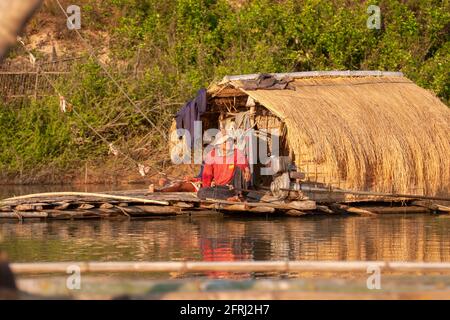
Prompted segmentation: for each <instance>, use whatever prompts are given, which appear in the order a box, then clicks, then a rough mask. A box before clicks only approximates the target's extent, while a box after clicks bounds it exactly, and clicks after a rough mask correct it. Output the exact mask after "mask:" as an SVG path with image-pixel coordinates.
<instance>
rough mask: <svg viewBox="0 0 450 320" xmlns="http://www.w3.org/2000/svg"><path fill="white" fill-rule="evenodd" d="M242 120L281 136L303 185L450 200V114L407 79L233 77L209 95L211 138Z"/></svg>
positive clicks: (361, 74)
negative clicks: (243, 116) (213, 132)
mask: <svg viewBox="0 0 450 320" xmlns="http://www.w3.org/2000/svg"><path fill="white" fill-rule="evenodd" d="M242 113H247V114H249V117H250V118H249V119H250V120H249V121H250V126H251V127H253V128H255V129H257V130H262V129H270V128H278V129H279V130H280V132H281V138H280V142H281V143H280V145H281V150H280V155H282V156H283V155H286V156H289V157H290V159H291V160H292V161H293V163H295V165H296V168H297V170H298V171H300V172H303V173H304V174H305V178H304V179H303V180H306V181H312V182H314V183H320V184H323V185H327V186H333V187H338V188H345V189H353V190H367V191H377V192H395V193H414V194H425V195H438V194H448V193H449V192H450V157H449V155H450V136H449V133H450V110H449V109H448V107H447V106H445V105H444V104H443V103H442V102H441V101H440V100H439V99H438V98H436V97H435V96H434V95H433V94H431V93H430V92H428V91H427V90H425V89H422V88H420V87H419V86H417V85H415V84H414V83H413V82H411V81H410V80H408V79H407V78H405V77H403V75H402V74H401V73H393V72H378V71H374V72H366V71H356V72H348V71H347V72H302V73H290V74H273V75H270V76H269V75H267V76H261V75H245V76H229V77H225V78H224V79H223V81H222V82H220V83H219V84H216V85H213V86H212V87H211V88H210V89H209V90H208V108H207V112H205V113H204V114H203V115H202V116H201V119H202V121H203V130H206V129H208V128H219V127H220V126H221V124H222V126H224V124H226V123H227V122H229V121H230V120H232V121H234V122H237V120H238V119H237V118H236V117H237V116H240V115H241V114H242ZM233 119H234V120H233Z"/></svg>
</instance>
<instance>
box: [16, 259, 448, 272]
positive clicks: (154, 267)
mask: <svg viewBox="0 0 450 320" xmlns="http://www.w3.org/2000/svg"><path fill="white" fill-rule="evenodd" d="M74 265H76V266H78V267H79V268H80V272H86V273H89V272H92V273H105V272H118V273H127V272H207V271H222V272H269V271H278V272H331V271H332V272H367V270H368V268H369V267H372V268H373V267H379V268H380V269H383V271H401V272H419V271H420V272H450V262H387V261H239V262H188V261H168V262H44V263H12V264H11V269H12V271H13V272H14V273H16V274H43V273H66V272H67V270H68V268H69V267H71V266H74Z"/></svg>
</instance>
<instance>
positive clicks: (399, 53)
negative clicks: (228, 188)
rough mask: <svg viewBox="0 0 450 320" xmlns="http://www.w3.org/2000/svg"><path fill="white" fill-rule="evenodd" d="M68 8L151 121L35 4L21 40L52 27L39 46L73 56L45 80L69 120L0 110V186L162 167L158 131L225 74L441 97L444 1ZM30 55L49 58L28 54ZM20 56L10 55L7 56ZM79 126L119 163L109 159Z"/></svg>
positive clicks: (49, 4) (38, 107) (11, 105)
mask: <svg viewBox="0 0 450 320" xmlns="http://www.w3.org/2000/svg"><path fill="white" fill-rule="evenodd" d="M79 2H80V6H81V10H82V30H81V33H82V34H83V36H84V37H86V38H87V39H88V41H89V42H90V43H91V45H92V47H93V48H94V50H95V51H96V54H97V55H98V57H99V58H100V59H101V61H103V63H105V65H106V67H107V68H108V70H109V71H110V72H111V73H112V74H113V75H114V78H115V79H117V81H118V83H120V85H121V86H123V88H124V89H125V91H126V92H127V93H128V94H129V95H130V97H131V99H132V100H133V101H135V102H136V105H137V106H138V108H139V109H141V110H142V111H143V112H144V113H145V114H146V115H147V117H148V120H150V121H148V120H147V119H145V118H144V117H143V116H142V115H141V114H140V113H139V112H137V111H136V106H134V105H132V104H131V103H130V102H129V101H128V100H127V98H126V97H125V96H124V95H123V94H122V93H121V92H120V90H118V88H117V86H116V85H115V84H114V83H113V82H112V81H111V79H110V78H109V77H108V76H107V75H106V74H105V72H104V71H103V70H102V69H101V68H100V67H99V66H98V63H97V62H96V61H95V59H92V58H89V57H88V56H87V54H86V47H85V46H83V43H82V42H81V40H80V39H79V38H77V37H76V35H75V34H74V32H73V31H69V30H67V29H65V28H64V26H65V21H64V17H63V16H62V12H60V11H58V10H59V9H58V8H57V7H56V6H55V5H54V2H53V1H46V2H45V4H44V6H43V8H42V10H41V12H40V13H39V14H38V16H37V17H36V18H35V20H34V21H33V22H32V23H31V24H30V26H29V28H28V30H27V36H29V37H28V38H26V39H28V42H27V45H28V46H29V48H30V49H35V48H32V44H30V38H31V37H30V35H33V34H34V35H36V34H40V33H44V32H45V31H48V29H46V28H48V27H49V25H50V26H53V27H55V25H56V26H57V27H55V28H56V29H55V30H57V32H56V31H55V33H52V37H51V40H50V39H47V41H49V42H52V43H53V42H56V43H59V44H60V46H59V47H60V48H62V49H61V50H62V51H64V46H66V47H67V48H69V47H70V50H67V51H66V52H65V55H66V56H67V55H69V56H70V55H77V56H79V55H81V56H83V57H84V58H83V59H82V60H80V61H82V62H79V63H78V64H76V65H75V66H74V68H73V71H72V73H71V74H70V76H68V77H66V78H65V79H64V80H60V81H58V82H57V83H56V85H57V87H58V90H59V91H60V92H62V94H63V95H64V96H65V97H66V98H67V100H69V101H70V102H71V103H73V104H74V105H75V108H76V110H77V111H78V113H79V115H80V117H78V116H77V115H75V114H74V113H62V112H60V111H59V97H58V96H57V95H55V96H50V97H45V98H39V99H37V100H34V99H31V98H30V99H28V100H26V101H21V102H20V103H18V102H17V101H16V102H11V101H8V102H3V103H1V105H0V127H1V128H2V130H1V131H0V146H1V150H0V171H1V175H2V180H3V182H10V181H13V182H21V183H32V182H62V181H64V182H68V180H77V179H79V177H80V176H83V175H85V174H86V172H85V170H83V168H86V164H89V166H90V167H92V168H94V169H92V170H100V172H101V175H103V176H104V181H108V182H111V181H112V180H111V175H112V173H111V172H117V175H118V178H117V179H118V180H122V179H125V175H126V174H125V173H126V172H129V173H130V174H131V175H132V176H133V177H134V178H133V179H138V177H139V175H138V174H137V170H136V169H135V167H136V161H137V162H142V163H145V164H147V165H148V166H150V167H151V168H152V173H155V172H157V171H159V170H162V168H163V167H165V166H166V165H167V163H168V161H167V160H168V158H169V156H168V150H167V142H166V141H167V140H166V137H164V136H163V135H162V134H161V133H160V131H161V130H163V131H166V130H167V129H168V127H169V126H170V124H171V116H172V115H173V114H174V112H176V110H177V109H178V108H179V107H180V106H181V105H182V104H183V102H185V101H186V100H187V99H188V98H189V97H191V96H192V95H193V94H195V92H196V90H198V88H200V87H204V86H207V85H208V84H209V83H211V82H212V81H216V80H218V79H220V78H221V77H223V76H224V75H227V74H244V73H259V72H293V71H310V70H360V69H371V70H390V71H402V72H404V73H405V75H406V76H407V77H408V78H410V79H411V80H413V81H414V82H416V83H417V84H419V85H420V86H422V87H425V88H427V89H429V90H432V91H433V92H434V93H435V94H436V95H437V96H438V97H440V98H441V99H442V100H443V101H444V102H445V103H447V104H449V101H450V88H449V86H450V74H449V72H448V70H450V41H449V37H450V5H449V2H448V1H437V0H418V1H416V0H415V1H412V0H411V1H401V2H400V1H394V0H381V1H362V2H360V1H359V2H356V1H344V0H342V1H338V0H336V1H329V0H297V1H296V0H283V1H277V2H274V1H270V0H254V1H231V0H230V1H226V0H196V1H192V0H167V1H157V0H145V1H141V0H105V1H87V0H83V1H79ZM63 3H64V1H63ZM370 4H376V5H378V6H379V7H380V13H381V28H380V29H379V30H377V29H368V28H367V19H368V18H369V16H370V15H371V14H369V13H367V8H368V6H369V5H370ZM68 5H69V3H68V2H67V6H68ZM44 27H46V28H44ZM58 28H59V29H58ZM33 52H36V55H37V56H38V58H40V59H47V58H48V57H47V55H46V54H45V53H43V52H39V50H38V49H35V51H33ZM24 55H25V52H24V51H23V50H21V49H20V48H16V49H15V50H14V51H13V52H12V56H11V57H19V56H24ZM86 123H88V124H89V125H90V126H91V127H92V128H94V129H95V130H96V131H97V132H98V133H100V135H101V136H102V137H104V138H105V139H106V140H108V141H109V142H113V143H114V145H115V146H117V148H119V149H120V150H123V152H124V153H125V154H127V155H128V157H129V158H127V157H123V156H120V155H119V156H117V157H115V156H113V155H112V154H111V150H110V149H109V147H108V145H107V144H106V143H105V142H104V141H103V140H102V139H101V138H100V137H99V135H98V134H96V133H95V132H94V131H93V130H92V129H91V128H89V127H88V126H87V124H86ZM151 123H152V124H151ZM153 124H154V125H155V126H153ZM130 159H133V160H130ZM119 173H120V174H119ZM97 178H98V181H100V180H102V178H101V177H97ZM128 178H129V177H128ZM128 178H127V179H128ZM113 180H114V179H113Z"/></svg>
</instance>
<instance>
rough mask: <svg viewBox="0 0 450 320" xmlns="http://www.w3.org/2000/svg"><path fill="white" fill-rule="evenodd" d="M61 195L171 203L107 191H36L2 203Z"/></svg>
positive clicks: (161, 203)
mask: <svg viewBox="0 0 450 320" xmlns="http://www.w3.org/2000/svg"><path fill="white" fill-rule="evenodd" d="M61 196H79V197H96V198H103V199H113V200H124V201H129V202H139V203H151V204H160V205H164V206H168V205H169V202H167V201H159V200H152V199H143V198H135V197H126V196H116V195H111V194H105V193H91V192H48V193H35V194H28V195H25V196H19V197H13V198H8V199H3V200H2V201H0V204H2V203H9V202H14V201H19V200H24V199H31V198H39V197H61Z"/></svg>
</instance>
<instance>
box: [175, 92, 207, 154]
mask: <svg viewBox="0 0 450 320" xmlns="http://www.w3.org/2000/svg"><path fill="white" fill-rule="evenodd" d="M206 107H207V97H206V89H200V90H199V91H198V92H197V96H196V97H195V98H194V99H193V100H191V101H189V102H187V103H186V104H185V105H184V106H183V107H182V108H181V109H180V111H178V113H177V114H176V115H175V121H176V124H177V129H186V130H188V131H189V133H190V134H191V146H193V145H194V123H195V121H200V117H201V115H202V114H203V113H205V112H206Z"/></svg>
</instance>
